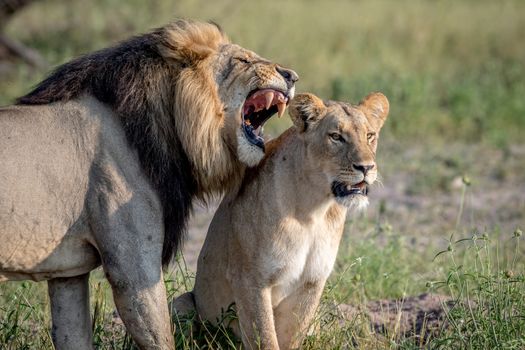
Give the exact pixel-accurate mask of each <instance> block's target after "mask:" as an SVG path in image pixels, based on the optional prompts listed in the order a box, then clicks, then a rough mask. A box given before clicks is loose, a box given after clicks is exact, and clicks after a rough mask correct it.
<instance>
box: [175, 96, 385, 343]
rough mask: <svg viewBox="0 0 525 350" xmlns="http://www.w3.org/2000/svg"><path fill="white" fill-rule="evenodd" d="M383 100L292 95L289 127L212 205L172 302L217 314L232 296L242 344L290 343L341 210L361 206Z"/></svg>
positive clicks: (311, 308) (335, 237)
mask: <svg viewBox="0 0 525 350" xmlns="http://www.w3.org/2000/svg"><path fill="white" fill-rule="evenodd" d="M388 110H389V105H388V100H387V99H386V97H385V96H384V95H383V94H381V93H374V94H370V95H369V96H368V97H366V98H365V99H364V100H363V101H362V102H361V103H360V104H359V105H358V106H352V105H350V104H346V103H342V102H335V101H327V102H323V101H321V100H320V99H319V98H317V97H316V96H314V95H312V94H301V95H298V96H297V97H295V99H294V100H293V101H292V102H291V104H290V115H291V117H292V120H293V122H294V124H295V125H294V126H293V127H292V128H290V129H289V130H288V131H286V132H285V133H284V134H283V135H281V136H280V137H279V138H277V139H276V140H274V141H272V142H271V143H269V145H268V154H267V155H266V157H265V159H264V160H263V161H262V162H261V164H260V165H259V166H258V167H257V168H256V169H253V170H250V171H248V172H247V173H246V175H245V177H244V181H243V182H242V184H241V185H240V187H239V189H238V190H235V191H232V192H230V193H229V194H228V195H227V197H225V199H224V200H223V202H222V203H221V205H220V207H219V209H218V210H217V212H216V214H215V216H214V218H213V221H212V223H211V225H210V229H209V231H208V235H207V237H206V241H205V243H204V247H203V248H202V251H201V253H200V256H199V261H198V267H197V277H196V282H195V289H194V290H193V292H192V294H193V295H192V294H191V293H186V294H184V295H182V296H181V297H179V298H178V299H177V300H175V302H174V304H173V307H174V309H175V311H176V312H179V313H183V312H185V311H188V309H189V307H191V301H192V299H191V298H192V297H194V299H193V300H194V301H195V304H196V308H197V312H198V314H199V315H200V317H202V318H203V319H205V320H209V321H212V322H214V321H217V320H218V319H220V318H221V313H222V312H223V311H224V310H226V309H228V306H229V305H231V304H232V303H235V306H236V309H237V315H238V317H239V321H238V324H237V323H234V324H233V328H234V331H235V332H236V333H237V335H239V336H241V338H242V342H243V344H244V346H245V347H246V348H247V349H258V348H260V349H281V350H283V349H290V348H296V347H298V346H300V344H301V341H302V336H301V335H302V334H304V332H305V331H306V329H307V328H308V326H309V324H310V322H311V320H312V317H313V315H314V312H315V310H316V308H317V305H318V304H319V299H320V297H321V293H322V291H323V287H324V284H325V282H326V279H327V278H328V275H329V274H330V271H331V270H332V267H333V265H334V261H335V258H336V255H337V250H338V246H339V241H340V239H341V235H342V233H343V227H344V222H345V215H346V212H347V209H348V208H351V209H352V208H353V209H359V208H363V207H365V206H366V205H367V204H368V200H367V197H366V195H367V187H368V186H369V185H371V184H372V183H373V182H374V181H375V180H376V177H377V166H376V163H375V153H376V148H377V140H378V136H379V130H380V129H381V127H382V125H383V123H384V121H385V120H386V118H387V115H388Z"/></svg>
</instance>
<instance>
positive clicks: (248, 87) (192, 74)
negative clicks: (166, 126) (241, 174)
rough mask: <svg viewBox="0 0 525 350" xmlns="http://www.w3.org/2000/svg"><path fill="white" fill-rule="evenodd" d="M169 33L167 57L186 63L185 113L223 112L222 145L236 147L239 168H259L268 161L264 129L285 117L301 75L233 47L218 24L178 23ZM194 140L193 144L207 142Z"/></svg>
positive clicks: (182, 86)
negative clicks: (192, 110) (195, 108)
mask: <svg viewBox="0 0 525 350" xmlns="http://www.w3.org/2000/svg"><path fill="white" fill-rule="evenodd" d="M165 33H166V34H165V36H164V41H163V44H162V45H163V48H162V52H163V53H164V56H165V57H170V56H171V57H172V58H174V61H175V62H177V64H178V65H180V64H181V63H182V68H183V69H182V73H181V74H180V77H181V80H183V81H181V82H179V86H180V89H184V90H185V91H181V92H180V93H179V94H178V95H179V96H184V97H186V98H187V97H188V96H190V97H194V98H192V99H188V101H186V102H187V104H185V105H184V106H183V107H181V108H186V110H187V108H188V104H189V105H191V104H194V105H195V106H198V107H199V108H200V109H201V110H202V109H203V108H206V106H207V105H210V106H209V113H210V114H216V113H217V111H220V112H221V113H222V115H219V116H216V117H218V118H224V121H223V125H222V126H223V135H222V138H223V140H225V141H226V142H227V143H229V144H231V143H233V144H234V145H235V146H234V147H235V150H236V152H237V157H238V158H239V160H240V161H241V162H243V163H244V164H246V165H248V166H254V165H257V164H258V163H259V161H260V160H261V159H262V158H263V157H264V139H263V138H262V129H263V126H264V123H265V122H266V121H267V120H268V119H270V117H272V116H273V115H274V114H276V113H278V114H279V116H281V115H282V114H283V113H284V110H285V108H286V106H287V104H288V101H290V100H291V99H292V98H293V95H294V89H295V87H294V86H295V82H296V81H297V80H298V75H297V73H295V72H294V71H292V70H290V69H287V68H284V67H282V66H280V65H278V64H276V63H273V62H271V61H268V60H266V59H264V58H262V57H260V56H258V55H257V54H256V53H254V52H252V51H250V50H247V49H245V48H242V47H240V46H239V45H235V44H232V43H230V42H229V40H228V39H227V38H226V36H225V35H224V34H223V33H222V32H221V30H220V29H219V28H218V27H217V26H216V25H214V24H208V23H194V22H189V21H178V22H176V23H175V24H173V25H172V26H171V28H168V29H167V30H166V32H165ZM185 68H188V69H185ZM203 90H204V91H203ZM189 92H190V93H189ZM191 92H194V93H191ZM183 102H184V101H183ZM196 122H197V121H196ZM215 127H216V126H215ZM201 129H202V127H201ZM191 137H192V140H191V141H192V142H208V141H207V140H206V139H202V138H199V135H192V136H191Z"/></svg>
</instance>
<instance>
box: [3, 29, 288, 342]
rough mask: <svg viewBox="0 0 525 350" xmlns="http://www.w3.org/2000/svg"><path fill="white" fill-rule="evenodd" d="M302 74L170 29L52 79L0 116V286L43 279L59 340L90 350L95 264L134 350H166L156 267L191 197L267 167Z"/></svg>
mask: <svg viewBox="0 0 525 350" xmlns="http://www.w3.org/2000/svg"><path fill="white" fill-rule="evenodd" d="M296 81H297V74H296V73H295V72H293V71H292V70H289V69H287V68H283V67H281V66H279V65H277V64H275V63H272V62H270V61H268V60H265V59H263V58H261V57H259V56H258V55H256V54H255V53H253V52H251V51H249V50H246V49H244V48H242V47H240V46H237V45H234V44H232V43H230V42H229V40H228V39H227V38H226V36H225V35H224V34H223V33H222V31H221V30H220V29H219V28H218V27H217V26H216V25H213V24H208V23H197V22H191V21H184V20H180V21H176V22H174V23H172V24H170V25H168V26H166V27H163V28H160V29H158V30H155V31H153V32H151V33H149V34H145V35H141V36H138V37H135V38H132V39H130V40H127V41H124V42H123V43H121V44H118V45H117V46H115V47H112V48H108V49H105V50H102V51H99V52H95V53H91V54H88V55H85V56H83V57H80V58H78V59H75V60H73V61H71V62H69V63H66V64H64V65H62V66H60V67H58V68H57V69H56V70H55V71H54V72H53V73H52V74H51V75H50V76H49V77H48V78H47V79H46V80H44V81H43V82H42V83H40V84H39V85H38V86H37V87H36V88H35V89H34V90H33V91H32V92H30V93H29V94H27V95H26V96H24V97H22V98H20V99H19V102H18V105H17V106H13V107H7V108H2V109H0V242H1V243H0V281H5V280H23V279H31V280H35V281H42V280H48V286H49V295H50V300H51V311H52V319H53V331H52V336H53V341H54V344H55V346H56V347H57V348H59V349H91V348H92V347H93V346H92V339H91V336H92V334H91V321H90V316H89V303H88V302H89V298H88V297H89V288H88V278H89V272H90V271H91V270H93V269H94V268H96V267H98V266H99V265H101V264H102V266H103V268H104V272H105V275H106V277H107V279H108V280H109V282H110V284H111V287H112V289H113V295H114V299H115V303H116V306H117V309H118V311H119V314H120V317H121V318H122V320H123V321H124V324H125V325H126V327H127V329H128V331H129V333H130V334H131V335H132V337H133V339H134V340H135V342H136V343H137V344H138V345H139V347H140V348H142V349H173V347H174V343H173V336H172V331H171V329H170V322H169V316H168V307H167V302H166V293H165V289H164V283H163V280H162V268H161V264H164V265H166V264H168V263H169V261H170V259H171V257H172V256H173V254H175V252H176V249H177V246H178V244H179V241H180V240H181V237H182V236H183V233H184V231H185V225H186V221H187V218H188V215H189V213H190V211H191V207H192V201H193V200H194V199H199V198H200V199H202V198H206V197H207V196H209V195H210V194H214V193H220V192H222V191H224V190H226V189H228V188H229V187H231V186H232V184H235V183H237V182H238V181H239V179H240V178H241V177H242V174H243V171H244V168H245V166H246V165H255V164H257V163H258V162H259V161H260V160H261V159H262V157H263V156H264V141H263V139H262V138H261V135H260V131H261V128H262V125H263V124H264V122H266V120H267V119H268V118H270V117H271V116H272V115H273V114H275V113H279V114H282V113H283V111H284V108H285V107H286V104H287V101H288V99H290V98H291V97H292V96H293V92H294V83H295V82H296Z"/></svg>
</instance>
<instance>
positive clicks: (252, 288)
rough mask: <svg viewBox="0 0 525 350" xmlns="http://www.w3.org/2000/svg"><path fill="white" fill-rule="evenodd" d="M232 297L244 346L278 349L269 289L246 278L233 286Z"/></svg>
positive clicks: (251, 348) (263, 349)
mask: <svg viewBox="0 0 525 350" xmlns="http://www.w3.org/2000/svg"><path fill="white" fill-rule="evenodd" d="M234 297H235V304H236V307H237V314H238V316H239V328H240V332H241V336H242V342H243V344H244V346H245V347H246V348H247V349H249V350H255V349H262V350H278V349H279V343H278V341H277V334H276V333H275V323H274V319H273V309H272V299H271V289H270V288H260V287H257V284H256V283H253V282H252V281H249V280H246V281H243V282H241V283H240V286H239V287H238V288H234Z"/></svg>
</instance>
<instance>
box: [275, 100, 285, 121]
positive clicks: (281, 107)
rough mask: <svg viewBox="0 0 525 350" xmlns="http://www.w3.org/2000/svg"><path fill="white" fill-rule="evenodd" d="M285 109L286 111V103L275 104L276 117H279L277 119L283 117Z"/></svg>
mask: <svg viewBox="0 0 525 350" xmlns="http://www.w3.org/2000/svg"><path fill="white" fill-rule="evenodd" d="M285 109H286V103H284V102H279V103H278V104H277V115H278V116H279V118H281V117H282V116H283V114H284V110H285Z"/></svg>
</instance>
